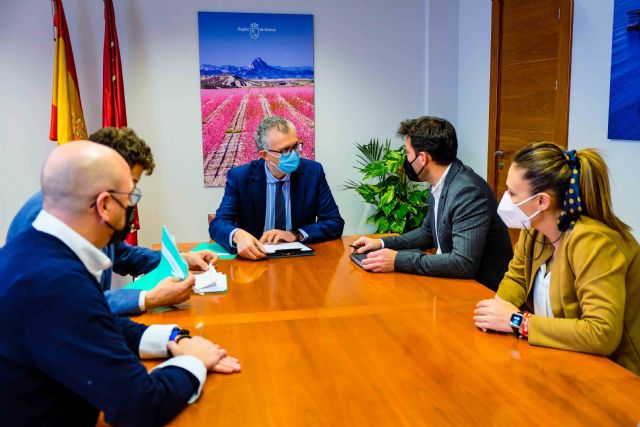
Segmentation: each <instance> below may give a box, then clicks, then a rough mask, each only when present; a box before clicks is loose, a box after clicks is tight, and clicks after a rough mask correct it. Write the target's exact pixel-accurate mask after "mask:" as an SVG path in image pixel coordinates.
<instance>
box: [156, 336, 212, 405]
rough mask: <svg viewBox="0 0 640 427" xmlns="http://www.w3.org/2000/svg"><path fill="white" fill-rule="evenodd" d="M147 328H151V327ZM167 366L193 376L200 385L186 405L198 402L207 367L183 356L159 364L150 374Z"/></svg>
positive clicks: (192, 358)
mask: <svg viewBox="0 0 640 427" xmlns="http://www.w3.org/2000/svg"><path fill="white" fill-rule="evenodd" d="M158 326H160V325H158ZM161 326H165V325H161ZM149 327H150V328H151V327H152V326H149ZM167 366H176V367H178V368H182V369H184V370H186V371H189V372H190V373H191V374H193V376H194V377H196V379H197V380H198V382H199V383H200V385H199V386H198V390H197V391H196V392H195V393H194V394H193V396H191V398H190V399H189V402H188V403H193V402H195V401H196V400H198V397H200V393H202V387H203V386H204V382H205V381H206V379H207V367H206V366H204V363H202V361H201V360H200V359H198V358H197V357H194V356H188V355H186V354H185V355H182V356H176V357H172V358H171V359H169V360H167V361H164V362H162V363H161V364H159V365H158V366H156V367H155V368H153V369H152V370H151V372H153V371H155V370H156V369H161V368H166V367H167Z"/></svg>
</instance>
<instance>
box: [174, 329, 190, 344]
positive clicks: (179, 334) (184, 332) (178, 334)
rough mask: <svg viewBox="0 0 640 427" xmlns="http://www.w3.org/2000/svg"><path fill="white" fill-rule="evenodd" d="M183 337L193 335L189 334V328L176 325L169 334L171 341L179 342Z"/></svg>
mask: <svg viewBox="0 0 640 427" xmlns="http://www.w3.org/2000/svg"><path fill="white" fill-rule="evenodd" d="M182 338H191V335H189V330H188V329H180V328H178V327H175V328H173V329H172V330H171V335H169V341H175V342H178V341H180V340H181V339H182Z"/></svg>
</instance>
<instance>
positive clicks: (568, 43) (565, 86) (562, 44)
mask: <svg viewBox="0 0 640 427" xmlns="http://www.w3.org/2000/svg"><path fill="white" fill-rule="evenodd" d="M504 1H509V0H491V70H490V79H489V143H488V144H487V145H488V149H487V182H488V183H489V186H490V187H491V189H492V190H493V191H494V193H495V192H497V188H498V186H497V183H496V177H497V173H496V172H497V170H496V163H497V161H496V158H495V152H496V150H497V146H498V135H499V132H500V123H498V117H500V104H499V103H498V99H499V98H500V84H499V83H500V73H501V70H500V59H501V58H500V52H501V51H502V49H501V47H502V46H501V39H502V37H501V35H502V25H501V23H502V4H503V3H504ZM560 26H561V28H560V33H559V41H558V44H559V47H558V85H557V89H556V90H557V92H558V94H559V95H556V112H559V113H556V120H555V121H556V125H555V137H554V141H553V142H555V143H556V144H558V145H560V146H563V147H565V149H566V148H567V140H568V136H569V96H570V93H569V91H570V85H571V48H572V44H573V0H561V3H560ZM496 196H498V195H497V194H496Z"/></svg>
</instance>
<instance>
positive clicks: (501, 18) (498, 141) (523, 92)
mask: <svg viewBox="0 0 640 427" xmlns="http://www.w3.org/2000/svg"><path fill="white" fill-rule="evenodd" d="M572 23H573V0H493V16H492V29H491V88H490V112H489V153H488V156H489V159H488V162H487V164H488V169H489V170H488V173H487V181H488V182H489V185H490V186H491V187H492V188H493V191H494V192H495V193H496V196H497V197H498V199H500V198H501V197H502V194H503V193H504V191H505V189H506V185H505V180H506V177H507V171H508V170H509V166H510V165H511V160H512V159H513V156H514V154H515V153H516V152H517V151H518V150H519V149H520V148H522V147H524V146H526V145H527V144H529V143H531V142H534V141H552V142H555V143H556V144H558V145H561V146H563V147H566V146H567V133H568V122H569V80H570V70H571V34H572Z"/></svg>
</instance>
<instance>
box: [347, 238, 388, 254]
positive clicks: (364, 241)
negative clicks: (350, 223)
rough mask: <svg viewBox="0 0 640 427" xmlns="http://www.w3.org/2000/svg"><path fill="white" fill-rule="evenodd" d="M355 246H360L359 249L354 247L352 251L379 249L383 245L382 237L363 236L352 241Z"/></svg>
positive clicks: (362, 251)
mask: <svg viewBox="0 0 640 427" xmlns="http://www.w3.org/2000/svg"><path fill="white" fill-rule="evenodd" d="M352 245H353V246H359V248H358V249H355V248H353V249H352V250H351V253H353V252H356V253H359V254H361V253H364V252H367V251H377V250H378V249H380V248H381V247H382V243H381V242H380V239H372V238H371V237H366V236H362V237H360V238H359V239H358V240H356V241H355V242H353V243H352Z"/></svg>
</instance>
